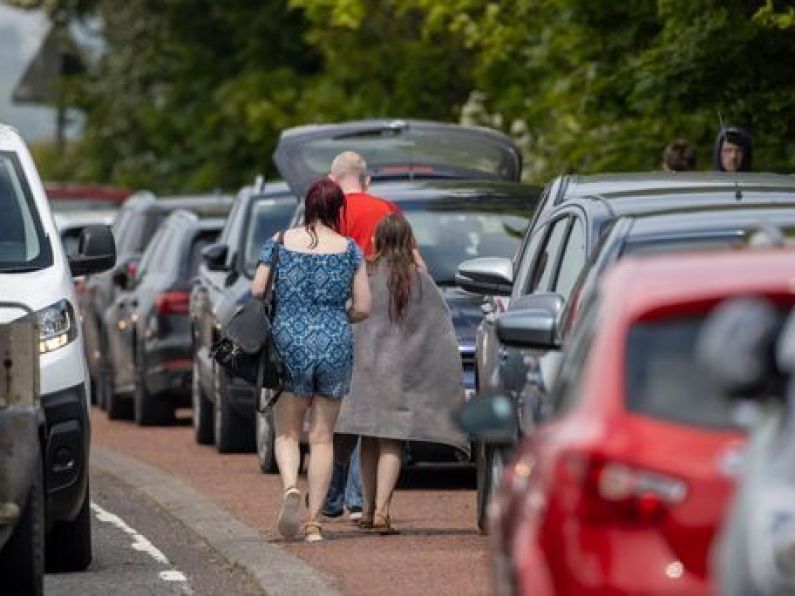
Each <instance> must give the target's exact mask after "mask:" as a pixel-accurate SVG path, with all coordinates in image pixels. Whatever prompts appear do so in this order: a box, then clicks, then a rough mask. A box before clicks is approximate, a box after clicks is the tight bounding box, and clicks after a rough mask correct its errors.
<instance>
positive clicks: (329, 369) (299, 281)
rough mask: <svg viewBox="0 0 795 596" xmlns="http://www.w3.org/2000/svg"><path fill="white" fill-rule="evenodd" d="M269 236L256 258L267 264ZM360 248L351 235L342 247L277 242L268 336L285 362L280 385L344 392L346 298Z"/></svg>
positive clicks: (349, 348)
mask: <svg viewBox="0 0 795 596" xmlns="http://www.w3.org/2000/svg"><path fill="white" fill-rule="evenodd" d="M274 247H275V242H274V241H273V240H272V239H270V240H267V241H266V242H265V244H264V245H263V247H262V252H261V253H260V262H261V263H264V264H265V265H268V266H270V264H271V260H272V258H273V250H274ZM361 262H362V251H361V250H360V249H359V247H358V246H356V244H355V243H354V242H353V241H352V240H350V239H349V240H348V247H347V248H346V249H345V251H343V252H339V253H331V254H317V253H305V252H298V251H294V250H290V249H287V248H285V247H284V246H279V263H278V265H277V271H276V284H275V288H274V313H273V337H274V341H275V342H276V348H277V349H278V350H279V353H280V354H281V356H282V359H283V361H284V368H285V379H284V386H285V390H286V391H290V392H292V393H294V394H295V395H299V396H301V397H311V396H313V395H322V396H324V397H329V398H334V399H337V398H342V397H344V396H345V395H347V394H348V392H349V391H350V385H351V373H352V371H353V333H352V331H351V325H350V322H349V321H348V314H347V312H346V302H347V301H348V300H349V299H350V298H351V293H352V286H353V276H354V274H355V273H356V270H357V269H358V268H359V264H360V263H361Z"/></svg>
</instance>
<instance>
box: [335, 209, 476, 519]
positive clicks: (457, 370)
mask: <svg viewBox="0 0 795 596" xmlns="http://www.w3.org/2000/svg"><path fill="white" fill-rule="evenodd" d="M415 248H416V242H415V239H414V234H413V233H412V230H411V226H410V225H409V223H408V222H407V221H406V219H405V218H404V217H403V216H402V215H400V214H392V215H389V216H387V217H386V218H384V219H383V220H381V222H380V223H379V224H378V226H377V227H376V231H375V257H374V259H373V261H372V262H371V263H370V264H369V266H368V275H369V281H370V292H371V295H372V305H371V310H370V318H369V319H367V320H366V321H364V322H362V323H359V324H358V325H356V326H355V330H354V335H355V354H354V366H353V378H352V380H351V391H350V393H349V394H348V396H347V397H346V398H345V400H343V403H342V408H341V410H340V416H339V419H338V420H337V426H336V429H335V430H336V432H338V433H349V434H353V435H360V436H361V446H360V469H361V479H362V489H363V493H364V495H363V496H364V504H363V511H362V519H361V521H360V524H359V525H360V527H362V528H374V529H375V530H377V531H379V532H380V533H382V534H393V533H397V530H396V529H395V528H394V527H393V526H392V523H391V520H390V516H389V507H390V504H391V501H392V494H393V492H394V490H395V485H396V484H397V480H398V476H399V474H400V462H401V443H402V441H423V442H431V443H441V444H446V445H451V446H453V447H456V448H458V449H461V450H463V451H465V452H467V453H468V452H469V443H468V441H467V438H466V436H465V435H464V434H463V433H462V432H460V431H459V430H458V429H457V428H456V427H455V425H454V424H453V422H452V416H451V412H452V410H453V409H454V408H455V407H457V406H458V405H460V403H461V402H462V401H463V386H462V384H461V378H462V368H461V358H460V355H459V352H458V342H457V340H456V336H455V330H454V329H453V324H452V321H451V319H450V313H449V310H448V308H447V304H446V302H445V300H444V298H443V297H442V294H441V292H440V291H439V289H438V288H437V287H436V284H435V283H434V281H433V279H432V278H431V277H430V276H429V275H428V274H427V273H426V272H425V271H424V270H422V269H418V268H417V266H416V264H415V258H414V254H413V253H414V250H415Z"/></svg>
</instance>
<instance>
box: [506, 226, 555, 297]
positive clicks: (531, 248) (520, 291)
mask: <svg viewBox="0 0 795 596" xmlns="http://www.w3.org/2000/svg"><path fill="white" fill-rule="evenodd" d="M546 231H547V227H546V225H544V226H541V227H539V228H537V229H535V230H533V231H532V234H530V237H529V238H528V241H527V243H526V244H525V246H524V247H523V250H522V252H521V254H520V256H519V259H518V261H519V262H518V264H517V265H516V267H517V269H516V272H515V273H514V292H513V297H514V298H518V297H519V296H522V295H524V294H526V293H527V291H528V289H527V288H528V286H529V283H528V280H529V279H530V276H531V274H532V272H533V263H534V262H535V261H536V256H537V255H536V253H537V251H538V246H539V245H540V244H541V241H542V240H543V239H544V236H546Z"/></svg>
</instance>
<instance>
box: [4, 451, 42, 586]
mask: <svg viewBox="0 0 795 596" xmlns="http://www.w3.org/2000/svg"><path fill="white" fill-rule="evenodd" d="M37 461H38V465H37V471H36V474H35V478H34V481H33V486H31V487H30V493H28V498H27V501H26V503H25V508H24V510H23V512H22V518H21V519H20V520H19V524H18V525H17V527H16V529H15V530H14V533H13V534H12V535H11V538H10V539H9V540H8V542H7V543H6V545H5V547H4V548H3V550H2V551H0V578H2V579H0V584H2V587H3V593H6V591H8V593H9V594H35V595H40V594H42V590H43V584H42V578H43V576H44V480H43V474H44V471H43V468H42V465H41V454H39V457H38V458H37Z"/></svg>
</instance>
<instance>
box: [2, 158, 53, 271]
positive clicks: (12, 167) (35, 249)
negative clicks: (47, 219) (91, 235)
mask: <svg viewBox="0 0 795 596" xmlns="http://www.w3.org/2000/svg"><path fill="white" fill-rule="evenodd" d="M50 265H52V251H51V249H50V243H49V240H48V239H47V237H46V236H45V234H44V230H43V228H42V225H41V219H40V218H39V212H38V209H37V208H36V204H35V202H34V200H33V194H32V193H31V190H30V187H29V185H28V183H27V180H26V179H25V176H24V172H23V170H22V165H21V164H20V162H19V159H18V157H17V156H16V154H14V153H12V152H10V151H0V273H13V272H24V271H36V270H38V269H43V268H45V267H49V266H50Z"/></svg>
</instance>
